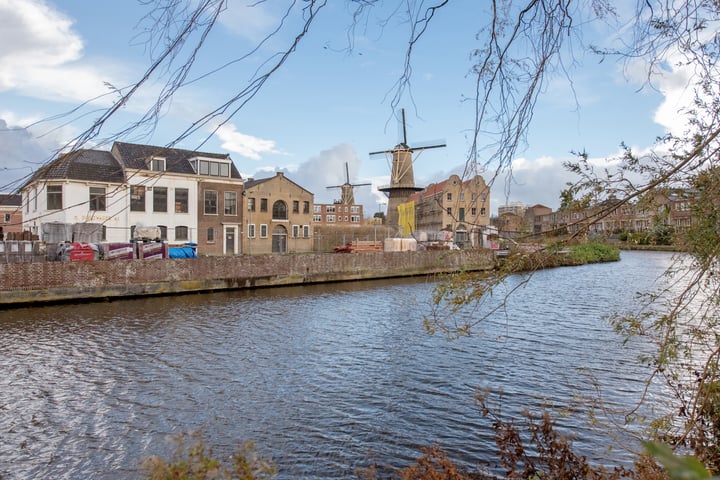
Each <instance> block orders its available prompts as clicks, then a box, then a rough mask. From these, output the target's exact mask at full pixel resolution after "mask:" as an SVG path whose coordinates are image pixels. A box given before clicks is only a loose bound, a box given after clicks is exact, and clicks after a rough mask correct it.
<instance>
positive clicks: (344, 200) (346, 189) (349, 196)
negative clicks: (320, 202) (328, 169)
mask: <svg viewBox="0 0 720 480" xmlns="http://www.w3.org/2000/svg"><path fill="white" fill-rule="evenodd" d="M365 185H372V184H371V183H350V171H349V170H348V164H347V162H345V183H343V184H342V185H332V186H330V187H327V188H339V189H341V192H342V193H341V195H342V196H341V197H340V203H341V204H343V205H354V204H355V195H354V194H353V187H363V186H365Z"/></svg>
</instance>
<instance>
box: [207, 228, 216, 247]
mask: <svg viewBox="0 0 720 480" xmlns="http://www.w3.org/2000/svg"><path fill="white" fill-rule="evenodd" d="M207 243H215V229H214V228H213V227H210V228H208V229H207Z"/></svg>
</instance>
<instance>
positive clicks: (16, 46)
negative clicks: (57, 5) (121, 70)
mask: <svg viewBox="0 0 720 480" xmlns="http://www.w3.org/2000/svg"><path fill="white" fill-rule="evenodd" d="M72 25H73V22H72V20H71V19H69V18H68V17H66V16H65V15H63V14H62V13H60V12H58V11H57V10H54V9H53V8H52V7H51V6H50V5H48V4H47V3H46V2H44V1H43V0H0V92H2V91H10V90H12V91H15V92H17V93H20V94H22V95H25V96H29V97H35V98H42V99H46V100H52V101H58V100H68V101H73V102H74V101H78V100H80V101H85V100H88V99H90V98H93V97H95V96H98V95H101V94H103V93H107V88H106V87H105V86H104V84H103V80H107V79H108V78H107V72H105V73H104V74H103V75H101V74H100V71H99V69H98V67H96V66H92V67H91V66H82V65H79V64H77V62H78V61H79V60H80V59H81V58H82V53H83V41H82V39H81V37H80V36H79V35H78V34H77V33H76V32H74V31H73V30H72Z"/></svg>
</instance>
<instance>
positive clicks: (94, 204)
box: [89, 187, 105, 212]
mask: <svg viewBox="0 0 720 480" xmlns="http://www.w3.org/2000/svg"><path fill="white" fill-rule="evenodd" d="M89 204H90V210H95V211H96V212H104V211H105V187H90V200H89Z"/></svg>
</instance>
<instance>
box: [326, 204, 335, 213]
mask: <svg viewBox="0 0 720 480" xmlns="http://www.w3.org/2000/svg"><path fill="white" fill-rule="evenodd" d="M325 213H335V205H328V206H327V207H325Z"/></svg>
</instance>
